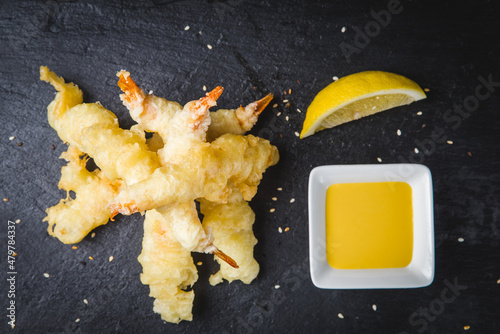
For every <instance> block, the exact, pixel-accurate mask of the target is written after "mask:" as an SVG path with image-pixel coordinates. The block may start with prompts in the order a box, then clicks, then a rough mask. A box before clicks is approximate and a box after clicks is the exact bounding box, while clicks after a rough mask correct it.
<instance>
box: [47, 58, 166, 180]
mask: <svg viewBox="0 0 500 334" xmlns="http://www.w3.org/2000/svg"><path fill="white" fill-rule="evenodd" d="M40 79H41V80H44V81H47V82H49V83H50V84H51V85H52V86H54V88H55V89H56V90H57V91H58V93H57V94H56V97H55V98H54V100H53V101H52V102H51V103H50V104H49V106H48V108H47V110H48V118H49V123H50V125H51V126H52V127H53V128H54V129H55V130H56V131H57V134H58V135H59V137H60V138H61V139H62V140H63V141H64V142H66V143H69V144H70V145H74V146H76V147H77V148H78V149H79V150H80V151H82V152H84V153H87V154H88V155H89V156H91V157H92V158H94V161H95V163H96V164H97V166H99V168H101V170H102V171H103V172H104V174H105V175H106V176H107V177H108V178H109V179H111V180H114V179H116V178H121V179H123V180H124V181H125V182H126V183H127V184H133V183H136V182H137V181H140V180H142V179H145V178H146V177H148V176H149V175H151V173H153V171H154V170H155V169H156V168H158V167H159V166H160V161H159V159H158V156H157V155H156V153H154V152H151V151H149V150H148V147H147V145H146V139H145V137H144V134H142V135H140V134H139V132H137V131H130V130H124V129H121V128H120V127H119V125H118V119H117V118H116V116H115V114H113V113H112V112H111V111H109V110H107V109H106V108H104V107H103V106H102V105H101V104H100V103H89V104H87V103H82V92H81V90H80V89H79V88H78V86H76V85H75V84H73V83H64V79H62V78H60V77H58V76H57V75H56V74H55V73H54V72H50V71H49V69H48V68H47V67H45V66H41V67H40Z"/></svg>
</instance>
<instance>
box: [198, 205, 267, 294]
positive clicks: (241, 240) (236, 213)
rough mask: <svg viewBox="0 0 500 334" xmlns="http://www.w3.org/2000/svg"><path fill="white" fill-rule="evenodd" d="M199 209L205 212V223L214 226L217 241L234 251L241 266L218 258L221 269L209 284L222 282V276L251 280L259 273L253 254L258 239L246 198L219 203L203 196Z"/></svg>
mask: <svg viewBox="0 0 500 334" xmlns="http://www.w3.org/2000/svg"><path fill="white" fill-rule="evenodd" d="M200 211H201V213H202V214H203V215H204V218H203V227H204V228H205V229H206V228H211V229H212V234H213V236H214V239H215V240H214V245H215V246H216V247H217V248H220V249H223V250H224V251H225V252H227V253H228V254H231V257H232V258H233V259H234V260H235V261H236V262H237V263H238V266H239V269H235V268H233V267H231V266H230V265H228V264H227V263H225V262H224V261H221V260H220V259H219V258H216V259H217V262H219V264H220V270H219V271H218V272H217V273H215V274H214V275H212V276H210V284H212V285H216V284H219V283H221V282H222V280H223V279H226V280H227V281H229V282H232V281H234V280H240V281H242V282H243V283H245V284H250V282H252V281H253V280H254V279H255V277H257V274H258V273H259V264H258V263H257V261H255V259H254V258H253V247H254V246H255V244H256V243H257V239H256V238H255V236H254V234H253V231H252V226H253V223H254V221H255V214H254V212H253V211H252V209H251V208H250V205H248V203H247V202H244V201H243V202H237V203H228V204H217V203H213V202H209V201H207V200H205V199H200Z"/></svg>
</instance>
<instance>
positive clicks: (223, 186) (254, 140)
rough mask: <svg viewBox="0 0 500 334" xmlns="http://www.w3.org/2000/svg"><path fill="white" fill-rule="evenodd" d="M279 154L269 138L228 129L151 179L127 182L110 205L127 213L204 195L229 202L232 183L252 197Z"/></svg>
mask: <svg viewBox="0 0 500 334" xmlns="http://www.w3.org/2000/svg"><path fill="white" fill-rule="evenodd" d="M278 159H279V155H278V150H277V149H276V147H275V146H273V145H271V144H270V143H269V141H267V140H265V139H262V138H258V137H254V136H252V135H248V136H239V135H231V134H226V135H223V136H221V137H219V138H217V139H216V140H215V141H214V142H212V143H211V144H210V145H209V146H202V147H201V148H200V149H199V150H195V151H193V152H191V155H189V156H188V157H186V160H185V161H184V163H183V165H182V166H175V165H169V166H164V167H161V168H158V169H157V170H156V171H155V172H154V173H153V175H151V177H149V178H148V179H146V180H144V181H141V182H139V183H136V184H134V185H131V186H129V187H127V189H125V190H123V191H121V192H120V194H118V196H117V197H115V198H114V199H113V201H112V202H111V203H110V208H111V210H112V212H113V215H115V214H118V213H122V214H126V215H128V214H132V213H134V212H139V211H144V210H150V209H154V208H157V207H160V206H164V205H170V204H173V203H176V202H187V201H190V200H193V199H196V198H200V197H204V198H206V199H208V200H210V201H213V202H218V203H226V202H228V199H229V198H231V191H232V189H233V190H234V187H230V186H229V185H230V184H232V185H235V186H236V188H237V189H238V191H240V192H241V193H242V194H243V198H244V199H245V200H247V201H248V200H251V199H252V198H253V196H254V195H255V193H256V192H257V186H258V185H259V183H260V180H261V179H262V174H263V173H264V171H265V170H266V168H267V167H269V166H272V165H274V164H276V163H277V161H278Z"/></svg>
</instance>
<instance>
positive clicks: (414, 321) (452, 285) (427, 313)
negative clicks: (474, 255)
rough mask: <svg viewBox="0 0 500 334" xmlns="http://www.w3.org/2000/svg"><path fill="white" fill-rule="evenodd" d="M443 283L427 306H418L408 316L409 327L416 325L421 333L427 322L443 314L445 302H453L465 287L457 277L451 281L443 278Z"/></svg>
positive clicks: (407, 333)
mask: <svg viewBox="0 0 500 334" xmlns="http://www.w3.org/2000/svg"><path fill="white" fill-rule="evenodd" d="M443 283H444V285H445V287H444V288H443V290H441V294H440V295H439V297H436V298H435V299H433V300H432V301H431V302H430V303H429V305H427V307H420V308H419V309H418V310H417V311H415V312H413V313H412V314H411V315H410V317H409V318H408V323H409V324H410V326H411V327H417V326H418V328H417V332H419V333H423V332H424V331H425V330H426V329H427V328H428V327H429V322H433V321H434V320H436V319H437V318H438V316H440V315H441V314H443V312H444V311H445V310H446V304H451V303H453V302H454V301H455V300H456V299H457V297H458V296H460V294H461V291H463V290H466V289H467V286H466V285H460V284H459V283H458V278H457V277H455V278H454V279H453V282H450V281H449V280H447V279H445V280H444V281H443ZM399 334H409V332H406V331H403V332H400V333H399Z"/></svg>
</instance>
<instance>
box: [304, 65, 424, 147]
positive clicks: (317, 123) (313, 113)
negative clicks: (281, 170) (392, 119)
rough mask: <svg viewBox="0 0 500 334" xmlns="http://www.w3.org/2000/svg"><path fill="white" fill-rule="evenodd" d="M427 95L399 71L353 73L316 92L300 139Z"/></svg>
mask: <svg viewBox="0 0 500 334" xmlns="http://www.w3.org/2000/svg"><path fill="white" fill-rule="evenodd" d="M425 98H426V95H425V93H424V91H423V90H422V88H420V86H419V85H418V84H417V83H416V82H414V81H412V80H410V79H408V78H406V77H403V76H401V75H399V74H394V73H389V72H382V71H366V72H359V73H355V74H351V75H348V76H346V77H343V78H340V79H339V80H337V81H335V82H332V83H331V84H329V85H328V86H326V87H325V88H324V89H323V90H322V91H321V92H319V93H318V95H316V97H315V98H314V100H313V101H312V103H311V105H310V106H309V108H307V113H306V119H305V120H304V126H303V128H302V132H301V133H300V138H305V137H308V136H310V135H312V134H314V133H315V132H318V131H321V130H324V129H329V128H332V127H334V126H337V125H339V124H342V123H346V122H350V121H353V120H356V119H359V118H361V117H365V116H369V115H372V114H375V113H378V112H380V111H383V110H387V109H390V108H394V107H398V106H402V105H405V104H410V103H412V102H414V101H418V100H422V99H425Z"/></svg>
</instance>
